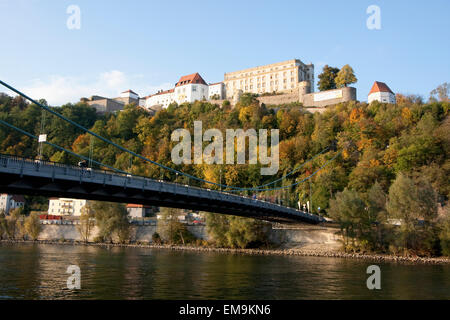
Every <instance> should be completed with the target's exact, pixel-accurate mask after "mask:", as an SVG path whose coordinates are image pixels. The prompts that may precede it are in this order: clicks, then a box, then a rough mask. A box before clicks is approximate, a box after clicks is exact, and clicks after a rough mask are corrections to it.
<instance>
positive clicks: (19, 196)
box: [12, 194, 25, 202]
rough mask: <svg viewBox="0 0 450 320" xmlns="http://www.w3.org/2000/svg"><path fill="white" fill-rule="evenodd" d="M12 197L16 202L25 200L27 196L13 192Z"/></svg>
mask: <svg viewBox="0 0 450 320" xmlns="http://www.w3.org/2000/svg"><path fill="white" fill-rule="evenodd" d="M12 199H13V200H14V201H15V202H25V198H24V197H23V196H22V195H18V194H13V195H12Z"/></svg>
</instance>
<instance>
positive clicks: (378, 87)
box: [368, 81, 395, 103]
mask: <svg viewBox="0 0 450 320" xmlns="http://www.w3.org/2000/svg"><path fill="white" fill-rule="evenodd" d="M372 101H379V102H382V103H395V94H394V92H392V90H391V89H390V88H389V87H388V86H387V84H386V83H384V82H380V81H375V82H374V84H373V86H372V89H371V90H370V92H369V97H368V102H369V103H371V102H372Z"/></svg>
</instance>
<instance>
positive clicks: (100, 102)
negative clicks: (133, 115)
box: [81, 90, 140, 113]
mask: <svg viewBox="0 0 450 320" xmlns="http://www.w3.org/2000/svg"><path fill="white" fill-rule="evenodd" d="M81 101H82V102H85V103H87V104H88V105H89V106H91V107H94V108H95V110H96V111H97V113H109V112H116V111H120V110H123V108H124V107H125V105H127V104H131V103H134V104H136V106H138V105H140V99H139V95H138V94H137V93H135V92H134V91H132V90H127V91H124V92H122V93H121V94H120V96H119V97H117V98H112V99H111V98H105V97H101V96H92V97H90V98H89V99H86V98H83V99H81Z"/></svg>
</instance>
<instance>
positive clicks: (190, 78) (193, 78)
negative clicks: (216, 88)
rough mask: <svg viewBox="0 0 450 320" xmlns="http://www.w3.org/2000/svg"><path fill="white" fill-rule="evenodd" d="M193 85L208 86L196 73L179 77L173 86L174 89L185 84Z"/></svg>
mask: <svg viewBox="0 0 450 320" xmlns="http://www.w3.org/2000/svg"><path fill="white" fill-rule="evenodd" d="M193 83H198V84H204V85H208V84H207V83H206V82H205V80H203V78H202V77H201V75H199V74H198V72H196V73H193V74H189V75H187V76H183V77H181V78H180V80H178V82H177V83H176V84H175V87H179V86H183V85H186V84H193Z"/></svg>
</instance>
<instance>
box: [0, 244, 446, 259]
mask: <svg viewBox="0 0 450 320" xmlns="http://www.w3.org/2000/svg"><path fill="white" fill-rule="evenodd" d="M0 244H1V245H8V244H9V245H17V244H49V245H67V246H75V245H77V246H96V247H103V248H113V247H122V248H146V249H161V250H173V251H196V252H212V253H213V252H216V253H228V254H242V255H277V256H309V257H328V258H344V259H363V260H368V261H374V262H401V263H415V264H450V258H448V257H417V256H398V255H389V254H362V253H347V252H342V251H336V250H327V249H326V246H317V245H315V246H303V247H297V248H289V249H232V248H216V247H200V246H186V245H185V246H182V245H164V244H150V243H149V244H142V243H128V244H119V243H92V242H89V243H84V242H81V241H70V240H66V241H53V240H36V241H31V240H0Z"/></svg>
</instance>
